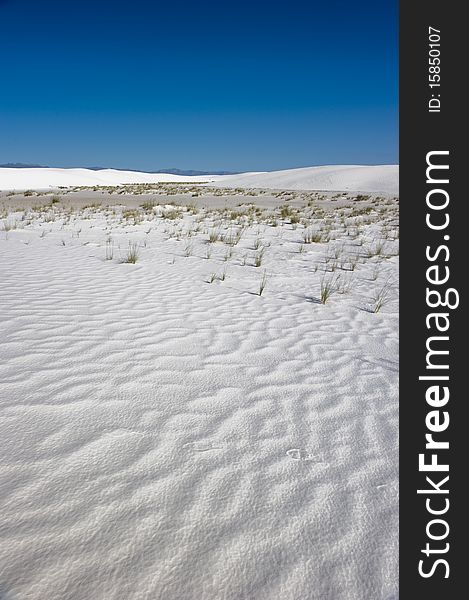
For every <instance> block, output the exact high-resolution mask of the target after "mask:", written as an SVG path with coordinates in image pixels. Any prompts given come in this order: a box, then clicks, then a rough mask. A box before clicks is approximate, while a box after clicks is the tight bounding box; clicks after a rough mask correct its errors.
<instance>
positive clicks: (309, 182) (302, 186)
mask: <svg viewBox="0 0 469 600" xmlns="http://www.w3.org/2000/svg"><path fill="white" fill-rule="evenodd" d="M215 185H217V186H220V187H240V188H246V187H253V188H267V189H289V190H321V191H351V192H384V193H389V194H397V193H398V192H399V166H398V165H377V166H367V165H332V166H324V167H306V168H304V169H288V170H285V171H273V172H267V173H242V174H240V175H225V176H223V177H220V178H219V179H218V180H217V182H216V184H215Z"/></svg>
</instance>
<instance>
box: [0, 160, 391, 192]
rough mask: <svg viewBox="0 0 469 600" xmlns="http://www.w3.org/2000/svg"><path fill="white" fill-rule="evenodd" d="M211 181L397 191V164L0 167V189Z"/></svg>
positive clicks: (241, 185) (246, 185) (234, 184)
mask: <svg viewBox="0 0 469 600" xmlns="http://www.w3.org/2000/svg"><path fill="white" fill-rule="evenodd" d="M184 181H191V182H194V183H200V182H210V183H211V184H213V185H216V186H219V187H231V188H236V187H237V188H249V187H251V188H265V189H292V190H321V191H352V192H382V193H389V194H397V193H398V190H399V167H398V165H378V166H363V165H352V166H350V165H348V166H347V165H333V166H325V167H307V168H304V169H289V170H285V171H272V172H265V173H241V174H239V175H204V176H192V177H188V176H182V175H171V174H167V173H156V174H153V173H138V172H134V171H116V170H113V169H105V170H102V171H92V170H90V169H43V168H32V169H10V168H0V190H25V189H47V188H51V187H52V188H54V187H59V186H65V187H71V186H88V185H119V184H125V183H159V182H176V183H177V182H184Z"/></svg>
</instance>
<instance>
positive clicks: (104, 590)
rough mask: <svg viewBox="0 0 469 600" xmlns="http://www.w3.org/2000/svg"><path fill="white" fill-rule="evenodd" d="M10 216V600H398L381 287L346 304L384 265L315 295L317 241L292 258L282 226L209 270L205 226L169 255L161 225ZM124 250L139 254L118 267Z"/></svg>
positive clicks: (389, 270) (4, 343)
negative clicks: (376, 299) (378, 307)
mask: <svg viewBox="0 0 469 600" xmlns="http://www.w3.org/2000/svg"><path fill="white" fill-rule="evenodd" d="M28 185H30V183H28ZM54 210H58V209H56V208H54V207H51V208H50V211H54ZM9 218H10V219H12V218H13V217H9ZM15 218H17V219H18V226H17V227H16V229H12V230H11V231H9V232H6V231H2V230H0V277H1V281H2V286H1V290H0V305H1V307H2V319H1V321H0V340H1V360H0V379H1V381H2V398H1V401H0V436H1V439H2V453H1V457H0V478H1V495H2V510H1V511H0V530H1V539H2V542H1V544H0V562H1V564H2V575H1V581H0V590H2V593H4V594H5V598H12V599H13V598H15V599H16V598H18V599H20V598H21V599H26V598H28V599H31V600H42V599H47V600H90V599H93V600H221V598H223V599H224V600H300V599H301V600H368V599H370V600H371V599H372V600H390V599H395V598H397V475H398V474H397V464H398V460H397V317H398V314H397V296H393V298H392V301H391V302H390V303H389V304H387V305H386V306H385V307H384V308H383V310H382V312H380V313H379V314H372V313H370V312H367V311H366V310H363V307H366V306H367V303H368V302H370V297H371V296H372V294H373V292H374V290H375V289H377V288H379V287H380V286H381V285H383V282H385V281H389V280H390V279H391V280H392V281H394V282H395V280H396V274H397V261H398V257H397V256H394V257H392V258H389V259H387V260H384V259H383V260H378V258H376V260H375V259H367V260H365V259H364V260H363V261H362V262H360V264H359V265H358V267H357V270H356V272H355V273H354V274H353V279H352V280H351V281H353V287H352V288H351V291H350V292H347V293H344V294H337V295H334V296H333V297H332V298H331V300H330V301H329V303H328V304H327V305H322V304H319V303H318V302H317V301H315V300H314V298H315V297H316V298H317V296H318V294H319V287H320V278H321V277H320V273H319V272H316V270H315V266H316V267H317V265H323V264H324V263H323V260H324V256H325V254H326V253H327V252H329V251H330V247H332V246H329V245H326V244H311V245H310V246H308V248H306V250H305V251H304V252H301V253H300V252H299V251H298V247H299V244H300V242H301V228H298V229H294V228H293V227H292V226H291V225H282V226H278V227H275V228H274V227H266V226H252V227H250V228H248V229H247V230H246V231H245V233H244V234H243V239H242V240H241V242H240V244H239V246H236V247H235V248H234V249H233V250H234V253H233V256H232V257H231V258H230V259H229V260H228V261H226V262H225V261H224V258H223V257H224V255H225V252H226V247H225V246H224V245H223V244H221V243H218V244H215V245H214V248H213V256H212V257H211V258H209V259H207V258H206V257H204V256H205V253H206V249H207V235H206V234H204V232H203V229H202V230H201V231H200V232H199V233H198V234H197V235H193V237H191V238H190V241H191V243H192V244H193V249H192V255H191V256H189V257H185V256H184V250H183V248H184V242H181V241H177V239H176V238H174V237H172V238H170V239H168V235H169V234H170V233H171V227H174V221H170V222H168V221H166V222H165V221H164V220H162V219H161V218H159V217H157V216H155V218H153V219H150V220H146V221H144V222H143V223H141V224H139V225H132V224H125V223H122V221H120V220H119V218H118V217H117V216H115V215H114V214H113V213H111V212H108V215H107V216H105V214H104V212H103V213H97V214H95V215H94V216H93V215H91V218H82V217H76V216H73V215H72V217H71V219H70V220H68V219H69V217H68V216H67V215H64V216H62V217H60V216H58V217H57V218H56V219H55V220H51V219H48V218H47V219H45V218H43V217H38V218H37V219H36V220H33V221H32V222H31V223H29V224H28V223H26V224H24V223H23V225H22V224H21V223H22V222H21V215H17V216H16V217H15ZM208 221H210V219H209V220H208ZM182 226H183V227H184V228H185V229H186V230H187V228H188V227H194V221H193V217H190V216H186V217H185V219H184V221H183V222H182ZM227 231H228V229H227ZM362 232H363V233H362V234H361V235H363V236H365V243H373V242H372V241H373V240H374V239H376V236H377V235H378V229H377V228H376V226H374V225H363V226H362ZM108 235H112V239H113V241H114V248H115V257H114V259H113V260H107V261H106V260H104V256H105V248H106V236H108ZM258 237H260V238H261V239H262V242H263V244H265V247H266V250H265V259H264V260H265V265H263V266H265V268H266V269H267V273H268V276H269V279H268V284H267V288H266V290H265V292H264V294H263V295H262V296H259V295H257V294H256V293H257V290H258V285H259V281H260V278H261V274H262V269H260V268H256V267H255V266H250V265H251V263H250V261H251V255H252V254H253V251H252V248H253V243H254V242H255V240H256V239H257V238H258ZM129 240H131V241H136V242H138V243H139V244H140V245H141V247H140V260H139V262H137V264H122V263H121V262H120V261H119V257H120V256H121V255H125V253H126V250H127V247H128V242H129ZM367 240H368V241H367ZM395 243H397V242H387V244H388V245H389V247H391V246H393V244H395ZM337 244H353V242H352V238H350V237H345V238H344V239H341V240H338V241H337ZM332 245H333V244H332ZM351 248H352V250H353V252H357V251H358V250H359V247H358V246H357V247H352V246H351ZM357 249H358V250H357ZM244 256H247V257H248V263H247V264H244V265H243V257H244ZM224 268H227V277H226V280H224V281H221V280H216V281H214V282H213V283H212V284H209V283H207V281H208V280H209V277H210V274H211V273H212V272H216V273H221V272H222V270H223V269H224ZM376 269H379V276H378V279H376V276H375V275H376ZM393 293H394V294H395V293H396V291H395V290H394V292H393ZM2 597H3V596H2Z"/></svg>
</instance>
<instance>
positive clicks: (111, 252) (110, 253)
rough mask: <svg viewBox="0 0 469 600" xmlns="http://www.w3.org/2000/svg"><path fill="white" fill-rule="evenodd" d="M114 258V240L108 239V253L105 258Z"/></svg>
mask: <svg viewBox="0 0 469 600" xmlns="http://www.w3.org/2000/svg"><path fill="white" fill-rule="evenodd" d="M113 258H114V244H113V243H112V240H109V239H108V240H106V254H105V259H106V260H112V259H113Z"/></svg>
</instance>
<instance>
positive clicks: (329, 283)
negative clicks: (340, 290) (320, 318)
mask: <svg viewBox="0 0 469 600" xmlns="http://www.w3.org/2000/svg"><path fill="white" fill-rule="evenodd" d="M335 292H337V277H334V278H332V277H323V278H322V280H321V295H320V300H321V304H326V303H327V301H328V300H329V298H330V297H331V296H332V294H334V293H335Z"/></svg>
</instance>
